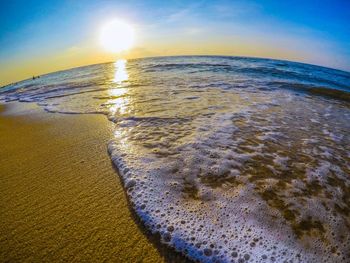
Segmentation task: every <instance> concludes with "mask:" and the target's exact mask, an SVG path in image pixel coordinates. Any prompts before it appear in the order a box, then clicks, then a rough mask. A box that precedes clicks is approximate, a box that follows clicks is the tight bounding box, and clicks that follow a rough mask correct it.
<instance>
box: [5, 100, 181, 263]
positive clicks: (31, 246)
mask: <svg viewBox="0 0 350 263" xmlns="http://www.w3.org/2000/svg"><path fill="white" fill-rule="evenodd" d="M9 113H11V114H10V115H9ZM112 125H113V124H112V123H110V122H108V121H107V119H106V117H105V116H102V115H64V114H51V113H46V112H44V111H43V110H42V109H40V108H38V107H37V106H33V105H31V104H19V103H16V104H15V107H13V106H10V108H9V107H8V106H7V108H6V111H5V107H4V106H1V105H0V145H1V147H0V192H1V198H0V211H1V213H0V262H62V261H68V262H102V261H108V262H164V261H167V262H169V261H176V262H178V261H180V260H181V259H180V258H178V257H175V258H174V255H170V254H169V253H168V252H167V251H165V250H164V247H162V246H159V244H156V242H155V241H154V240H155V239H154V238H153V237H149V236H148V235H146V233H145V231H144V229H143V228H142V227H141V226H140V224H138V223H137V222H135V216H134V215H133V213H132V212H131V211H130V208H129V205H128V203H127V200H126V196H125V193H124V191H123V188H122V186H121V182H120V180H119V178H118V175H117V173H116V171H115V169H114V167H113V166H112V163H111V161H110V159H109V156H108V154H107V147H106V143H107V141H108V140H109V138H110V136H111V129H112Z"/></svg>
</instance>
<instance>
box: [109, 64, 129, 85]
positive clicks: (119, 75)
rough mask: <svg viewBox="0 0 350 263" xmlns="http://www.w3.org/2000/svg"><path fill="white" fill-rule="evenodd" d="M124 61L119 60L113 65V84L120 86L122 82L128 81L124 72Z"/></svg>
mask: <svg viewBox="0 0 350 263" xmlns="http://www.w3.org/2000/svg"><path fill="white" fill-rule="evenodd" d="M126 63H127V61H126V59H119V60H117V61H116V62H115V63H114V67H115V73H114V80H113V81H114V83H116V84H121V83H122V82H124V81H126V80H128V79H129V75H128V72H127V70H126Z"/></svg>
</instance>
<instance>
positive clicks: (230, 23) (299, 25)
mask: <svg viewBox="0 0 350 263" xmlns="http://www.w3.org/2000/svg"><path fill="white" fill-rule="evenodd" d="M113 19H120V20H123V21H127V23H129V24H130V25H132V27H133V28H134V29H135V32H136V40H135V44H134V46H133V48H131V49H130V50H128V51H124V52H122V53H119V54H114V53H110V52H107V51H105V50H104V49H103V48H102V47H101V45H100V44H99V42H98V36H99V32H100V31H101V28H102V26H103V25H104V24H106V23H108V21H111V20H113ZM168 55H233V56H252V57H267V58H277V59H286V60H292V61H300V62H305V63H310V64H316V65H322V66H327V67H332V68H337V69H342V70H346V71H350V1H348V0H333V1H331V0H309V1H308V0H303V1H302V0H294V1H287V0H286V1H278V0H275V1H272V0H260V1H259V0H251V1H249V0H248V1H242V0H231V1H181V0H176V1H172V0H156V1H146V0H129V1H125V0H123V1H118V0H113V1H106V0H100V1H98V0H91V1H89V0H80V1H75V0H59V1H56V0H50V1H47V0H41V1H40V0H36V1H34V0H26V1H24V0H12V1H6V0H0V85H5V84H8V83H11V82H15V81H19V80H22V79H26V78H29V77H31V76H33V75H41V74H45V73H49V72H54V71H57V70H62V69H67V68H73V67H77V66H82V65H88V64H95V63H102V62H108V61H114V60H116V59H118V58H121V57H123V58H127V59H128V58H138V57H150V56H168Z"/></svg>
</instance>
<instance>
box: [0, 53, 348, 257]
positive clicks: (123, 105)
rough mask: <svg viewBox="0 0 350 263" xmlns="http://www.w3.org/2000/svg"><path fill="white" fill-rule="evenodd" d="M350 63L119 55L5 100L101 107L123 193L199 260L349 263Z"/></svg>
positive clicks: (157, 229) (77, 110)
mask: <svg viewBox="0 0 350 263" xmlns="http://www.w3.org/2000/svg"><path fill="white" fill-rule="evenodd" d="M349 94H350V73H348V72H343V71H339V70H333V69H329V68H323V67H318V66H312V65H306V64H300V63H294V62H287V61H278V60H269V59H256V58H244V57H163V58H147V59H136V60H129V61H126V60H118V61H117V62H115V63H106V64H99V65H92V66H86V67H81V68H76V69H71V70H67V71H61V72H56V73H52V74H48V75H45V76H42V77H41V78H39V79H35V80H27V81H23V82H20V83H18V84H16V85H13V86H9V87H6V88H3V89H1V90H0V99H1V100H2V101H15V100H17V101H22V102H36V103H38V104H39V105H40V106H42V107H43V108H44V109H45V110H46V111H49V112H60V113H67V114H73V113H74V114H88V113H98V114H105V115H106V116H107V117H108V119H109V120H110V121H112V122H114V123H115V126H114V127H115V128H114V134H111V141H110V142H109V144H108V151H109V154H110V156H111V159H112V160H113V162H114V163H115V165H116V166H117V167H118V169H119V171H120V175H121V177H122V179H123V182H124V187H125V190H126V192H127V195H128V197H129V199H130V203H131V204H132V206H133V208H134V209H135V211H136V213H137V215H138V216H139V217H140V218H141V219H142V221H143V222H144V224H145V226H146V227H147V228H148V229H149V230H150V231H151V232H153V233H159V234H160V237H161V239H162V242H164V243H166V244H168V245H169V246H171V247H173V248H175V249H176V250H177V251H180V252H181V253H183V254H185V255H186V256H188V257H189V258H191V259H194V260H199V261H201V262H274V261H275V262H350V95H349Z"/></svg>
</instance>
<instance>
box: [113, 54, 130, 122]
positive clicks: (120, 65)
mask: <svg viewBox="0 0 350 263" xmlns="http://www.w3.org/2000/svg"><path fill="white" fill-rule="evenodd" d="M126 65H127V61H126V60H125V59H119V60H117V61H116V62H115V63H114V68H115V73H114V78H113V82H114V83H115V84H117V85H118V86H119V85H120V84H122V83H123V82H126V81H127V80H128V79H129V75H128V72H127V70H126ZM108 92H109V95H110V97H111V99H110V100H109V101H108V104H110V105H111V107H110V108H109V111H110V113H111V114H113V115H123V114H125V113H126V112H127V109H128V104H129V98H128V96H127V92H128V88H125V87H117V88H112V89H110V90H109V91H108Z"/></svg>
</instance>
